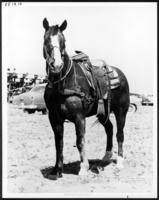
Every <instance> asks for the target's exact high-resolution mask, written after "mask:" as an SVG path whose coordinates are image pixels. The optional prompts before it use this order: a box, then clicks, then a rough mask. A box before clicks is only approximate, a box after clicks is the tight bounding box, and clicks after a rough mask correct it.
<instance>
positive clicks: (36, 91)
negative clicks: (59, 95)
mask: <svg viewBox="0 0 159 200" xmlns="http://www.w3.org/2000/svg"><path fill="white" fill-rule="evenodd" d="M45 86H46V84H39V85H36V86H35V87H33V88H32V89H31V90H30V91H29V92H25V93H22V94H20V95H17V96H15V97H14V98H13V104H14V105H17V106H18V107H19V108H22V109H23V110H24V111H25V112H28V113H29V114H31V113H34V112H35V111H41V112H42V113H43V114H46V112H47V109H46V105H45V101H44V90H45Z"/></svg>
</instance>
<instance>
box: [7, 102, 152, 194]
mask: <svg viewBox="0 0 159 200" xmlns="http://www.w3.org/2000/svg"><path fill="white" fill-rule="evenodd" d="M95 119H96V118H95V117H90V118H87V128H86V132H87V133H86V153H87V157H88V159H89V163H90V167H91V170H89V173H88V175H87V176H86V177H80V176H78V171H79V153H78V150H77V147H76V137H75V128H74V125H73V124H72V123H68V122H67V123H65V129H64V130H65V132H64V173H63V177H62V178H60V179H58V180H56V181H54V180H49V179H48V178H47V174H48V173H49V170H50V169H51V168H52V167H53V166H54V164H55V144H54V134H53V132H52V130H51V126H50V124H49V121H48V116H47V115H42V114H41V113H40V112H36V113H35V114H27V113H24V112H23V111H22V110H21V109H17V108H15V107H14V106H13V105H11V104H10V105H8V119H7V123H8V125H7V126H8V146H7V149H8V169H7V173H8V174H7V175H8V181H7V182H8V185H7V191H8V193H20V194H21V193H37V194H39V193H51V194H52V197H54V195H55V194H56V193H60V194H63V193H64V194H65V195H66V197H67V195H68V194H70V193H71V194H72V195H75V194H76V195H79V197H81V196H82V194H83V195H86V197H87V195H89V194H90V195H93V194H96V195H97V196H98V195H99V196H100V195H102V194H103V195H105V196H107V195H109V194H111V195H114V196H115V195H118V194H125V195H127V194H133V195H136V194H138V195H142V194H146V195H147V196H148V195H151V194H152V193H153V180H154V178H155V177H154V173H153V149H152V147H153V107H151V106H145V107H144V106H139V107H138V110H137V112H136V113H130V112H129V113H128V115H127V121H126V126H125V141H124V158H125V159H124V168H123V169H122V170H119V169H117V168H116V163H115V162H112V163H110V164H108V165H105V166H104V169H103V170H100V171H99V173H98V171H96V170H94V168H93V166H95V164H96V165H97V164H98V163H99V162H100V159H102V157H103V156H104V153H105V146H106V135H105V132H104V128H103V127H102V126H101V125H100V124H95V125H94V126H92V124H93V122H94V121H95ZM111 121H112V122H113V124H114V136H113V141H114V148H113V153H114V155H116V154H117V141H116V124H115V119H114V116H113V115H111Z"/></svg>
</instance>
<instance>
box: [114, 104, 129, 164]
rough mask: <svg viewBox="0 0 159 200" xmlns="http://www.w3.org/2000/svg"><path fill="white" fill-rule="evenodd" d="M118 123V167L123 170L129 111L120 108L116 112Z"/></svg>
mask: <svg viewBox="0 0 159 200" xmlns="http://www.w3.org/2000/svg"><path fill="white" fill-rule="evenodd" d="M114 114H115V117H116V122H117V135H116V137H117V142H118V159H117V166H118V167H119V168H123V142H124V131H123V129H124V126H125V120H126V114H127V109H124V108H122V107H120V108H119V109H118V110H116V111H114Z"/></svg>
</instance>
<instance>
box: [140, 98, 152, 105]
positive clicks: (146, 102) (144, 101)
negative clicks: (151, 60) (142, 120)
mask: <svg viewBox="0 0 159 200" xmlns="http://www.w3.org/2000/svg"><path fill="white" fill-rule="evenodd" d="M141 104H142V106H153V95H146V96H143V97H142V101H141Z"/></svg>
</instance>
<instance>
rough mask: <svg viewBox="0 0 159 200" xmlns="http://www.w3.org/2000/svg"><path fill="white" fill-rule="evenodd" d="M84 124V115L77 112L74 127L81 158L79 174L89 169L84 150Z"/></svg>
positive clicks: (85, 172)
mask: <svg viewBox="0 0 159 200" xmlns="http://www.w3.org/2000/svg"><path fill="white" fill-rule="evenodd" d="M85 124H86V120H85V117H84V116H83V115H82V114H78V115H77V116H76V119H75V128H76V135H77V139H76V144H77V148H78V150H79V153H80V160H81V164H80V171H79V175H86V174H87V172H88V169H89V163H88V160H87V157H86V151H85Z"/></svg>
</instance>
